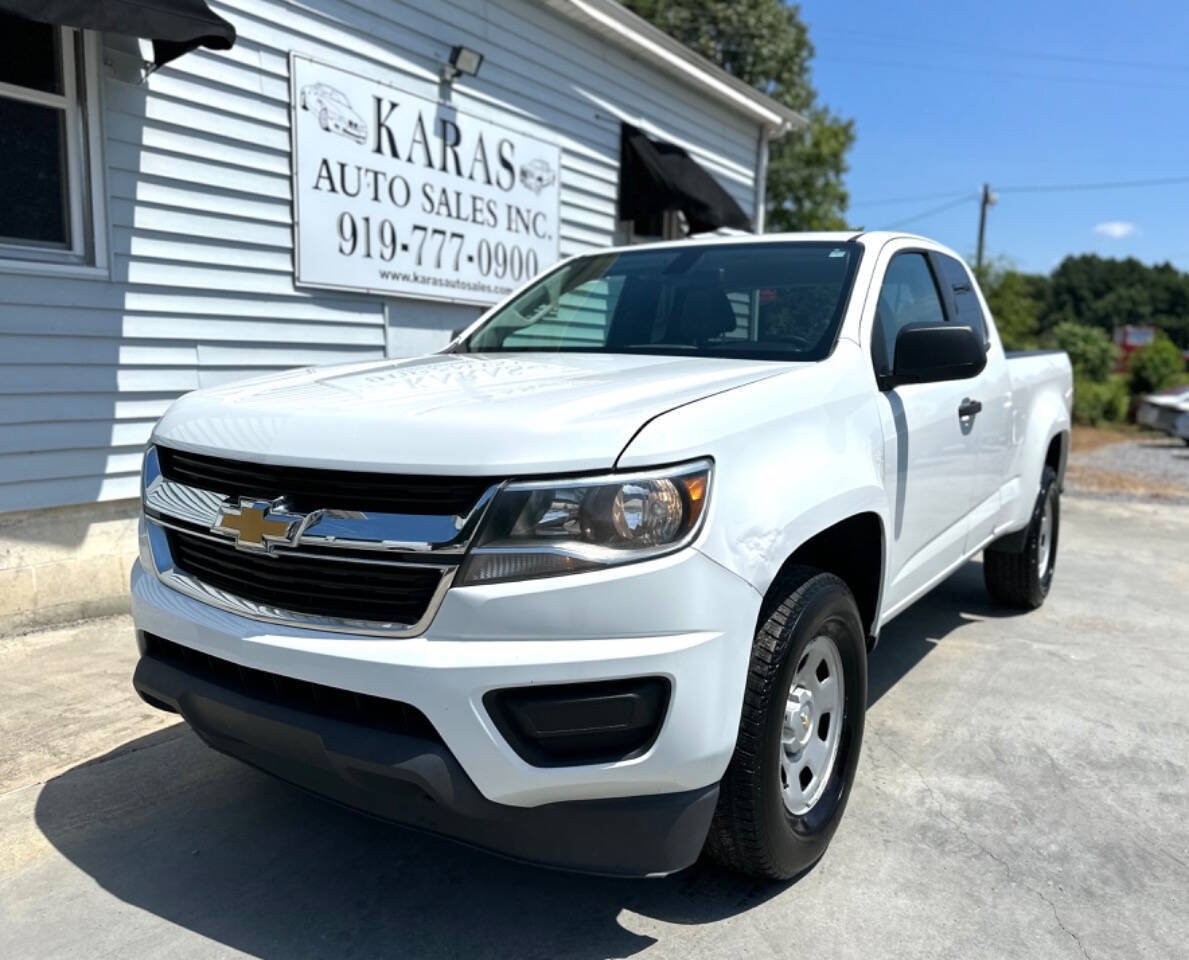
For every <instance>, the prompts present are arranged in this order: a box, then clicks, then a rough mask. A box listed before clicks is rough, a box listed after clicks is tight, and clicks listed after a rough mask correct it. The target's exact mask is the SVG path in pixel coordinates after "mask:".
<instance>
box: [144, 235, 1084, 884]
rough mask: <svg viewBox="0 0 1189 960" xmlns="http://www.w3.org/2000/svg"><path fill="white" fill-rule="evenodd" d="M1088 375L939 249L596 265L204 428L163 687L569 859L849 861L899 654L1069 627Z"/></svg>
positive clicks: (162, 575) (441, 809)
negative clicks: (888, 661) (917, 609)
mask: <svg viewBox="0 0 1189 960" xmlns="http://www.w3.org/2000/svg"><path fill="white" fill-rule="evenodd" d="M1071 400H1072V379H1071V373H1070V367H1069V362H1068V359H1067V358H1066V357H1065V355H1064V354H1061V353H1040V354H1037V355H1028V356H1019V357H1016V356H1006V355H1005V354H1004V351H1003V347H1002V345H1001V343H1000V340H999V337H998V335H997V333H996V331H995V327H994V324H993V323H992V321H991V317H990V314H989V312H988V310H987V307H986V304H985V303H984V301H983V298H982V296H981V294H980V293H979V290H978V287H977V285H976V284H975V282H974V280H973V279H972V277H971V275H970V273H969V272H968V270H967V268H966V267H965V265H964V264H963V263H962V262H961V260H959V259H958V258H957V257H956V256H955V255H954V254H953V253H952V252H950V251H949V250H946V249H945V248H943V247H941V246H939V245H937V244H935V243H932V242H930V241H929V240H925V239H922V238H920V237H913V236H905V235H902V234H892V233H864V234H857V235H856V234H853V233H848V234H805V235H786V236H762V237H756V238H746V239H730V240H724V239H713V240H705V241H703V240H694V241H684V242H677V243H668V244H658V245H654V246H642V247H629V248H624V249H615V250H607V251H604V252H600V253H596V254H590V255H583V256H578V257H574V258H571V259H569V260H566V261H564V262H563V263H561V264H559V265H558V266H557V267H555V268H554V269H552V270H551V271H549V272H548V273H546V274H544V275H543V276H541V277H540V278H538V279H537V280H535V281H533V282H532V283H531V284H529V285H528V286H526V287H524V288H523V289H522V290H520V291H519V292H517V293H516V294H514V295H513V296H511V297H509V298H508V299H507V300H506V301H504V302H503V303H501V304H499V305H498V306H496V307H494V308H493V309H491V310H490V311H488V312H487V313H486V314H485V315H484V316H483V317H482V318H480V319H479V320H478V321H477V322H476V323H475V324H474V325H473V326H472V327H471V328H470V329H468V330H467V331H466V332H465V333H463V334H462V335H461V336H459V337H458V338H457V339H456V340H455V341H454V342H453V343H451V344H450V345H449V347H448V348H447V349H445V350H444V351H443V352H441V353H438V354H434V355H432V356H426V357H421V358H417V359H410V360H384V361H369V362H366V363H356V364H351V365H348V366H338V367H326V368H320V369H307V370H298V371H294V372H291V373H284V374H280V375H276V376H271V377H267V378H264V379H259V380H254V381H250V382H245V383H239V384H235V385H231V386H226V387H221V388H218V389H211V390H201V391H198V392H196V393H191V394H189V395H187V396H185V397H183V398H182V399H180V400H178V401H177V402H176V403H175V404H174V405H173V406H172V407H171V408H170V409H169V411H168V412H167V413H166V414H165V416H164V417H163V418H162V419H161V421H160V423H159V424H158V425H157V427H156V430H155V432H154V434H153V438H152V442H151V446H150V448H149V450H148V452H147V455H146V458H145V468H144V486H143V496H144V515H143V523H142V525H141V553H140V559H139V561H138V563H137V564H136V566H135V568H134V570H133V572H132V596H133V610H134V614H135V620H136V630H137V636H138V643H139V646H140V650H141V659H140V662H139V664H138V666H137V668H136V674H135V678H134V684H135V687H136V689H137V690H138V691H139V693H140V694H141V696H142V697H143V698H144V699H145V700H146V701H148V702H149V703H151V704H154V705H155V706H158V707H162V708H164V709H167V710H174V711H177V712H179V713H180V714H181V715H182V716H183V717H184V718H185V719H186V720H187V721H189V723H190V725H191V726H192V727H193V729H194V730H195V731H196V732H197V733H198V735H199V736H201V737H202V738H203V739H204V740H205V741H206V742H207V743H209V744H210V745H211V746H213V747H215V748H216V749H218V750H221V751H224V752H225V753H228V754H231V755H233V756H235V757H238V758H240V759H242V760H245V761H247V762H248V763H250V764H252V765H254V766H256V767H259V768H260V769H262V770H265V771H268V772H270V773H272V774H275V775H277V776H279V777H282V778H284V779H285V780H288V781H291V782H293V783H295V784H298V785H301V786H303V787H305V788H307V789H310V790H312V791H315V792H317V793H319V794H323V795H325V796H327V797H330V798H332V799H334V800H336V801H339V802H341V803H344V804H347V805H350V806H352V807H356V808H358V809H361V810H364V811H367V812H368V813H371V814H374V815H376V816H380V817H383V818H387V819H389V820H393V821H396V822H398V823H402V824H406V825H409V826H414V827H417V828H420V829H424V830H429V831H433V832H436V833H440V834H444V835H447V836H451V837H454V838H457V839H460V840H462V841H464V842H467V843H470V844H474V845H476V846H479V847H483V848H486V849H489V850H493V851H496V852H499V853H502V854H505V855H508V856H512V857H518V858H522V859H526V860H530V861H534V862H538V863H543V864H548V865H551V866H554V867H562V868H570V869H576V870H584V871H592V872H598V873H605V874H619V875H634V876H644V875H648V876H653V875H663V874H667V873H671V872H673V871H676V870H680V869H682V868H684V867H686V866H688V865H689V864H690V863H692V862H693V861H694V860H695V859H696V858H697V857H698V855H699V853H700V852H701V851H702V850H703V849H705V850H706V851H707V852H708V853H709V854H710V855H711V856H714V857H716V858H717V859H719V860H720V861H722V862H724V863H726V864H727V865H729V866H731V867H734V868H737V869H739V870H743V871H746V872H749V873H752V874H755V875H759V876H765V877H789V876H793V875H796V874H798V873H799V872H802V871H804V870H806V869H807V868H808V867H810V866H811V865H812V864H813V863H814V862H816V861H817V859H818V858H820V857H821V856H822V854H823V853H824V851H825V849H826V845H827V844H828V843H829V841H830V838H831V836H832V835H833V833H834V830H835V828H836V827H837V825H838V822H839V820H840V818H841V816H842V813H843V809H844V807H845V805H846V800H847V796H848V793H849V791H850V787H851V783H852V781H853V779H854V775H855V768H856V765H857V763H858V758H859V747H860V743H861V741H862V736H863V717H864V708H865V701H866V696H867V656H868V654H869V652H870V651H871V650H872V648H873V647H874V646H875V643H876V639H877V638H878V636H879V632H880V628H881V627H882V626H883V625H884V624H885V623H887V622H888V621H889V620H890V619H891V618H892V617H894V616H896V614H898V613H900V612H901V611H902V610H904V609H905V608H906V607H907V606H909V604H911V603H913V601H915V600H917V599H918V598H919V597H921V596H922V595H923V594H924V593H925V592H926V591H928V590H929V589H930V588H932V587H933V586H934V585H936V584H937V583H939V582H940V581H941V580H943V579H944V578H946V577H947V576H948V575H949V574H950V573H952V572H953V571H954V570H956V569H957V568H958V567H959V566H961V565H962V564H964V563H965V562H966V561H967V560H969V559H970V558H971V557H973V556H975V555H976V554H978V553H979V552H980V551H983V570H984V573H985V577H986V583H987V587H988V589H989V590H990V592H991V595H992V596H993V597H994V598H995V599H996V600H997V601H1000V602H1002V603H1006V604H1011V605H1015V606H1018V607H1025V608H1032V607H1037V606H1039V605H1040V604H1041V603H1042V602H1043V601H1044V599H1045V595H1046V593H1047V592H1048V590H1049V585H1050V583H1051V582H1052V577H1053V568H1054V563H1055V561H1056V555H1057V534H1058V516H1059V515H1058V494H1059V490H1060V487H1061V478H1062V472H1063V469H1064V463H1065V458H1066V450H1067V448H1068V438H1069V423H1070V419H1069V412H1070V403H1071Z"/></svg>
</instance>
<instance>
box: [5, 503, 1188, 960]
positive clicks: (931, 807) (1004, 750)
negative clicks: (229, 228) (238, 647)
mask: <svg viewBox="0 0 1189 960" xmlns="http://www.w3.org/2000/svg"><path fill="white" fill-rule="evenodd" d="M1061 537H1062V545H1061V556H1060V560H1059V564H1058V568H1057V578H1056V583H1055V586H1054V591H1053V594H1052V596H1051V597H1050V599H1049V602H1048V603H1047V604H1046V606H1045V607H1044V608H1043V609H1042V610H1041V611H1039V612H1037V613H1034V614H1029V615H1025V616H1017V615H1005V614H1004V612H1003V611H1000V610H996V609H994V608H992V607H991V606H990V605H989V604H988V602H987V600H986V597H985V594H984V592H983V589H982V582H981V569H980V566H979V564H978V563H971V564H968V565H967V566H966V567H965V568H963V569H962V570H961V571H959V572H958V573H957V574H956V575H955V576H954V577H952V578H951V579H950V580H949V581H948V582H947V583H945V584H944V585H943V586H942V587H940V588H939V589H938V590H936V591H935V592H934V593H933V594H932V595H931V596H930V597H928V598H926V599H925V600H923V601H922V602H920V603H918V604H917V605H916V606H915V607H913V608H912V609H911V610H909V611H908V612H907V613H905V614H904V615H903V616H901V617H900V618H899V619H898V620H897V621H896V622H895V623H894V624H892V625H891V626H890V627H889V628H888V629H887V630H886V631H885V634H884V638H883V641H882V643H881V645H880V648H879V650H877V652H876V654H875V656H874V659H873V662H872V671H871V692H870V702H871V707H870V714H869V720H868V727H867V731H868V732H867V741H866V743H865V745H864V750H863V758H862V761H861V764H860V768H859V776H858V783H857V785H856V788H855V791H854V794H853V796H852V799H851V802H850V808H849V810H848V812H847V815H846V818H845V820H844V822H843V824H842V827H841V829H840V830H839V833H838V835H837V837H836V839H835V841H834V845H833V846H832V848H831V849H830V851H829V852H828V853H827V855H826V857H825V859H824V860H823V861H822V862H821V864H819V866H818V867H817V868H816V869H815V870H813V871H812V872H811V873H810V874H808V875H807V876H806V877H804V878H802V879H801V880H800V881H799V882H797V883H793V884H767V883H758V882H753V881H750V880H747V879H744V878H739V877H736V876H733V875H731V874H728V873H725V872H722V871H719V870H717V869H715V868H713V867H709V866H703V865H699V866H697V867H695V868H693V869H692V870H690V871H687V872H686V873H684V874H681V875H678V876H675V877H671V878H669V879H667V880H658V881H615V880H606V879H595V878H588V877H579V876H570V875H564V874H558V873H551V872H546V871H543V870H539V869H535V868H532V867H528V866H524V865H520V864H514V863H509V862H505V861H502V860H498V859H495V858H493V857H489V856H486V855H484V854H481V853H477V852H474V851H471V850H468V849H465V848H462V847H459V846H456V845H454V844H451V843H449V842H446V841H442V840H437V839H434V838H430V837H425V836H420V835H417V834H413V833H409V832H405V831H402V830H400V829H397V828H394V827H391V826H388V825H385V824H382V823H377V822H374V821H371V820H367V819H365V818H362V817H359V816H356V815H355V814H352V813H350V812H348V811H344V810H340V809H338V808H335V807H333V806H330V805H328V804H326V803H323V802H322V801H319V800H317V799H315V798H312V797H308V796H305V795H303V794H300V793H298V792H296V791H294V790H292V789H290V788H288V787H286V786H285V785H283V784H280V783H277V782H274V781H272V780H270V779H269V778H267V777H265V776H264V775H262V774H259V773H257V772H255V771H253V770H250V769H247V768H245V767H243V766H241V765H239V764H237V763H235V762H234V761H231V760H228V759H225V758H223V757H221V756H219V755H217V754H215V753H213V752H211V751H209V750H208V749H206V748H205V747H204V746H202V745H201V744H200V743H199V742H198V741H197V740H196V738H195V737H194V736H193V735H192V734H190V733H189V732H188V731H187V730H186V728H185V727H184V726H183V725H180V724H177V723H176V722H175V721H174V719H173V718H171V717H169V716H166V715H163V714H157V713H155V712H153V711H150V710H149V709H148V708H146V707H144V706H143V705H142V704H140V702H139V701H138V700H137V699H136V698H135V696H134V694H133V693H132V692H131V689H130V686H129V684H128V677H129V675H130V672H131V668H132V664H133V661H134V658H135V650H134V645H133V641H132V637H131V627H130V623H129V621H128V620H127V619H126V618H115V619H110V620H104V621H95V622H92V623H89V624H84V625H79V626H75V627H71V628H67V629H63V630H58V631H54V632H52V633H45V634H38V635H32V636H28V637H18V638H9V639H0V957H5V958H9V957H11V958H35V957H62V958H72V960H73V958H78V957H120V958H140V957H145V958H148V957H153V958H158V957H170V958H190V957H231V956H254V957H262V958H269V960H273V958H275V960H291V958H306V957H309V958H313V957H325V958H337V957H443V958H446V957H449V958H474V957H489V956H490V957H515V958H530V957H541V958H554V957H572V958H580V960H584V958H602V957H626V956H637V955H642V956H647V957H650V958H652V957H679V958H681V960H695V958H702V957H731V958H734V957H744V956H748V957H767V956H773V957H782V958H797V957H803V956H805V957H856V958H857V957H862V958H882V957H912V958H926V957H947V958H949V957H960V958H976V957H987V958H996V960H999V958H1007V957H1021V958H1025V957H1026V958H1029V960H1034V958H1038V957H1072V958H1081V957H1091V958H1120V957H1143V958H1155V957H1169V958H1174V957H1176V958H1183V957H1185V956H1189V551H1187V550H1186V546H1187V544H1189V507H1177V506H1172V507H1168V506H1165V507H1162V506H1157V505H1151V504H1131V503H1116V502H1110V501H1102V500H1082V499H1076V498H1067V499H1066V500H1065V515H1064V524H1063V527H1062V531H1061Z"/></svg>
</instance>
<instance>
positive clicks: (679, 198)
mask: <svg viewBox="0 0 1189 960" xmlns="http://www.w3.org/2000/svg"><path fill="white" fill-rule="evenodd" d="M619 164H620V166H619V216H620V219H621V220H643V219H647V218H648V217H652V216H655V215H656V214H658V213H663V212H664V211H666V210H680V211H681V212H682V213H684V214H685V219H686V220H687V221H688V222H689V228H690V232H691V233H703V232H705V231H708V230H718V229H719V228H721V227H733V228H734V229H736V230H750V229H751V221H750V220H748V218H747V214H745V213H744V212H743V210H742V209H741V208H740V206H739V204H737V203H736V202H735V201H734V199H732V197H731V195H730V194H729V193H727V192H726V190H724V189H723V188H722V187H721V186H719V183H718V181H717V180H715V179H714V177H712V176H710V174H708V173H707V172H706V171H705V170H703V169H702V167H700V166H699V165H698V162H697V161H696V160H694V158H693V157H691V156H690V155H689V154H688V153H687V152H686V151H685V150H683V149H682V148H681V147H679V146H677V145H675V144H672V143H665V142H664V141H661V140H654V139H652V138H651V137H649V136H647V135H646V134H645V133H644V132H643V131H642V130H639V129H638V128H636V127H633V126H631V125H629V124H626V123H625V124H624V125H623V135H622V144H621V149H620V158H619Z"/></svg>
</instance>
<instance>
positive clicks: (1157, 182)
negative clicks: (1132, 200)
mask: <svg viewBox="0 0 1189 960" xmlns="http://www.w3.org/2000/svg"><path fill="white" fill-rule="evenodd" d="M1183 183H1189V176H1184V177H1158V178H1155V179H1151V180H1106V181H1100V182H1098V183H1049V184H1024V185H1020V186H1008V187H996V188H995V192H996V193H1062V192H1069V191H1074V190H1126V189H1130V188H1132V187H1166V186H1175V185H1177V184H1183ZM958 196H961V197H962V198H966V197H970V196H973V194H972V193H971V192H970V191H969V190H950V191H947V192H945V193H933V194H922V195H920V196H917V197H890V198H888V199H886V200H870V201H864V202H863V203H853V204H851V206H852V207H881V206H891V205H892V204H896V203H909V202H917V201H925V200H940V199H942V198H944V197H958Z"/></svg>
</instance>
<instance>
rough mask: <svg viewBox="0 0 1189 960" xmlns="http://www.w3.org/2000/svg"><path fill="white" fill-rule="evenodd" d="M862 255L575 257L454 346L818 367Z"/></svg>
mask: <svg viewBox="0 0 1189 960" xmlns="http://www.w3.org/2000/svg"><path fill="white" fill-rule="evenodd" d="M860 255H861V247H860V246H859V245H858V244H857V243H851V242H844V243H818V242H807V241H801V242H797V241H793V242H790V241H784V242H775V243H746V244H743V243H734V244H703V243H699V244H697V245H691V246H688V247H665V248H660V249H651V250H648V249H642V250H629V251H626V252H620V253H607V254H595V255H592V256H587V257H578V258H576V259H574V260H571V261H569V262H568V263H566V264H565V265H564V266H562V267H560V268H559V269H557V270H555V271H553V272H552V273H550V274H548V275H546V276H544V277H542V278H541V279H540V280H538V281H537V282H536V283H534V284H532V285H531V286H530V287H528V288H527V289H525V291H524V292H523V293H521V294H520V295H519V296H517V297H516V298H515V299H514V300H512V301H511V302H510V303H509V304H508V305H507V306H505V307H504V308H502V309H501V310H499V311H497V312H496V313H494V314H493V315H492V316H491V317H490V318H489V319H488V320H487V322H486V323H485V324H483V326H482V327H480V328H479V329H478V330H476V331H475V332H474V333H472V334H471V335H470V336H469V337H468V338H467V339H466V340H464V341H462V342H461V343H460V344H459V345H458V347H457V348H456V349H458V350H461V351H467V352H476V353H500V352H510V351H526V350H533V351H546V352H558V351H582V352H586V353H660V354H673V355H677V356H687V355H695V356H705V357H750V358H759V359H766V360H821V359H822V358H824V357H825V356H827V355H828V354H829V352H830V351H831V349H833V346H834V340H835V337H836V335H837V332H838V325H839V323H840V321H841V319H842V313H843V311H844V310H845V309H846V301H847V294H848V293H849V292H850V286H851V282H852V280H853V279H854V273H855V269H856V268H857V266H858V261H859V257H860Z"/></svg>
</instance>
